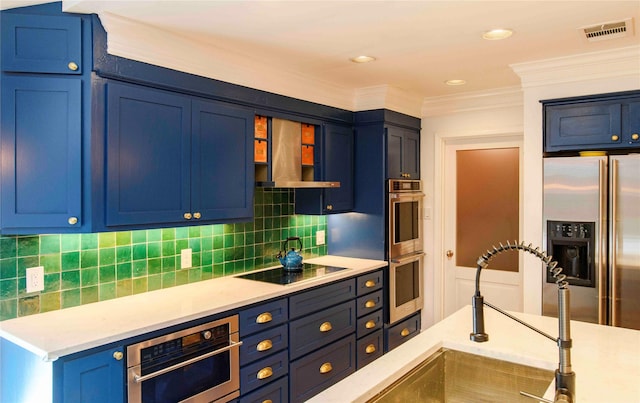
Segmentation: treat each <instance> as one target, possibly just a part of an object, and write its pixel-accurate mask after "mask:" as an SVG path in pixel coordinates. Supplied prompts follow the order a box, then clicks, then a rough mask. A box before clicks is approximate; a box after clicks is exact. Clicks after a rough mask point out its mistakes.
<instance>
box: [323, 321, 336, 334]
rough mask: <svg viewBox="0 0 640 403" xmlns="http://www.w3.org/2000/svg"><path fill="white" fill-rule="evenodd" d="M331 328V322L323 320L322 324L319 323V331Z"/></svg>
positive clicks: (326, 330)
mask: <svg viewBox="0 0 640 403" xmlns="http://www.w3.org/2000/svg"><path fill="white" fill-rule="evenodd" d="M331 329H333V327H332V326H331V322H324V323H323V324H321V325H320V331H321V332H323V333H324V332H328V331H330V330H331Z"/></svg>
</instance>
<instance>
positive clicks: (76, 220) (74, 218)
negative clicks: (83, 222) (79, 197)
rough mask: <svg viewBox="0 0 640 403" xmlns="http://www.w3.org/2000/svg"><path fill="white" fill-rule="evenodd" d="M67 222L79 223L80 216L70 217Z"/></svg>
mask: <svg viewBox="0 0 640 403" xmlns="http://www.w3.org/2000/svg"><path fill="white" fill-rule="evenodd" d="M67 222H68V223H69V225H76V224H77V223H78V217H69V219H68V220H67Z"/></svg>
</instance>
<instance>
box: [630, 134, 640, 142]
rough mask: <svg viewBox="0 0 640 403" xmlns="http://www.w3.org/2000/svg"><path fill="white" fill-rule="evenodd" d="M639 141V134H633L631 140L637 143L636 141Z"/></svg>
mask: <svg viewBox="0 0 640 403" xmlns="http://www.w3.org/2000/svg"><path fill="white" fill-rule="evenodd" d="M638 139H640V134H638V133H633V134H632V135H631V140H633V141H636V140H638Z"/></svg>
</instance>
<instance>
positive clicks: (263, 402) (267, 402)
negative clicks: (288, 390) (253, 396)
mask: <svg viewBox="0 0 640 403" xmlns="http://www.w3.org/2000/svg"><path fill="white" fill-rule="evenodd" d="M262 403H273V400H271V399H267V400H263V401H262Z"/></svg>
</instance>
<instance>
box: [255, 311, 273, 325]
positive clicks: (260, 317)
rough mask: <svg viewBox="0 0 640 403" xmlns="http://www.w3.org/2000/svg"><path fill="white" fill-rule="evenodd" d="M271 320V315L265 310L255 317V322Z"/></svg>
mask: <svg viewBox="0 0 640 403" xmlns="http://www.w3.org/2000/svg"><path fill="white" fill-rule="evenodd" d="M272 320H273V317H272V316H271V313H270V312H265V313H261V314H260V315H258V317H257V318H256V323H268V322H271V321H272Z"/></svg>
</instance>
